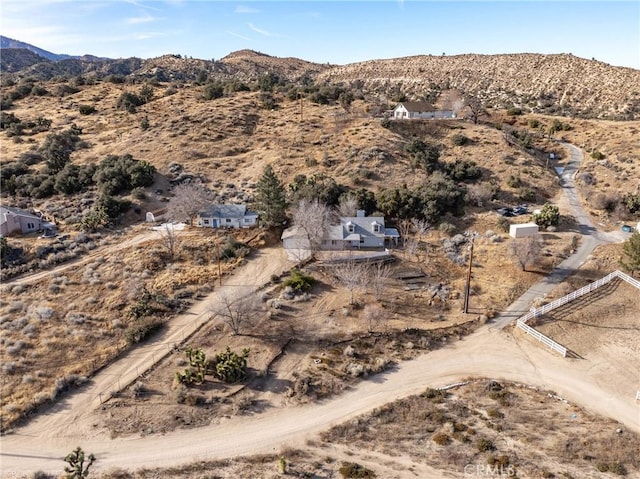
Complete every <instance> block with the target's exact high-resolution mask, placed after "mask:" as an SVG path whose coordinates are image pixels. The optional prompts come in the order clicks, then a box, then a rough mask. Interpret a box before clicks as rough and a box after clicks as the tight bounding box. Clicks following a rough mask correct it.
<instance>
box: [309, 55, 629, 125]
mask: <svg viewBox="0 0 640 479" xmlns="http://www.w3.org/2000/svg"><path fill="white" fill-rule="evenodd" d="M318 79H319V80H324V81H328V82H339V81H343V82H350V81H355V80H356V79H358V80H363V81H364V82H365V84H366V85H367V87H368V88H370V89H373V90H385V89H387V88H388V87H389V86H390V85H394V86H397V88H398V89H399V90H400V91H401V92H403V93H405V94H407V95H408V96H416V97H419V96H420V95H423V94H424V93H425V92H427V91H428V90H429V89H430V88H432V87H434V84H435V86H436V87H439V88H441V89H446V88H447V87H449V88H455V89H459V90H461V91H463V92H466V93H470V94H474V95H477V96H480V97H482V98H483V99H484V100H485V101H487V102H489V104H494V105H495V106H500V107H504V106H508V105H509V103H512V104H513V105H516V106H524V107H529V108H532V109H533V110H534V111H546V112H548V113H557V112H565V113H572V114H573V115H576V116H584V117H598V116H600V117H618V118H620V117H624V118H625V119H630V118H633V117H637V115H638V114H639V113H640V86H639V85H640V71H639V70H634V69H632V68H623V67H614V66H611V65H608V64H606V63H602V62H598V61H595V60H585V59H583V58H578V57H575V56H573V55H567V54H560V55H542V54H530V53H527V54H510V55H456V56H443V57H438V56H432V55H421V56H413V57H404V58H395V59H390V60H371V61H366V62H361V63H352V64H349V65H344V66H335V67H332V68H331V69H328V70H326V71H324V72H323V73H322V74H320V75H319V78H318Z"/></svg>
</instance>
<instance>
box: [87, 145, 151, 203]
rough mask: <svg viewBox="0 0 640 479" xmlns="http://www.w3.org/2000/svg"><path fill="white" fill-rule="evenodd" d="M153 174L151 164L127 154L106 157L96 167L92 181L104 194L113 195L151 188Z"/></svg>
mask: <svg viewBox="0 0 640 479" xmlns="http://www.w3.org/2000/svg"><path fill="white" fill-rule="evenodd" d="M155 173H156V169H155V167H154V166H153V165H152V164H150V163H148V162H147V161H144V160H141V161H138V160H135V159H134V158H133V157H132V156H131V155H129V154H125V155H122V156H116V155H108V156H107V157H106V158H105V159H104V160H102V161H101V162H100V164H99V165H98V166H97V167H96V172H95V173H94V175H93V181H95V183H96V185H97V186H98V188H99V189H100V190H101V191H102V192H103V193H104V194H106V195H114V194H117V193H122V192H124V191H128V190H131V189H132V188H136V187H139V186H140V187H145V186H151V184H152V183H153V179H154V177H155Z"/></svg>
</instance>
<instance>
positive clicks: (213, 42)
mask: <svg viewBox="0 0 640 479" xmlns="http://www.w3.org/2000/svg"><path fill="white" fill-rule="evenodd" d="M0 8H1V10H0V18H1V20H0V33H2V35H5V36H7V37H10V38H14V39H17V40H21V41H24V42H27V43H31V44H33V45H36V46H38V47H40V48H44V49H45V50H49V51H52V52H55V53H68V54H72V55H82V54H85V53H89V54H93V55H98V56H106V57H112V58H124V57H130V56H137V57H142V58H150V57H155V56H160V55H162V54H165V53H174V54H181V55H186V56H192V57H194V58H204V59H220V58H222V57H223V56H225V55H227V54H228V53H231V52H233V51H236V50H240V49H243V48H250V49H253V50H257V51H260V52H263V53H267V54H269V55H274V56H279V57H288V56H291V57H298V58H302V59H305V60H309V61H315V62H318V63H333V64H345V63H351V62H357V61H364V60H371V59H378V58H394V57H401V56H409V55H422V54H432V55H441V54H443V53H445V54H447V55H454V54H462V53H484V54H496V53H523V52H529V53H572V54H574V55H576V56H580V57H584V58H595V59H597V60H600V61H604V62H607V63H610V64H612V65H617V66H627V67H632V68H636V69H640V1H638V0H626V1H620V2H615V1H604V2H598V1H590V0H586V1H578V0H572V1H566V2H560V1H551V0H539V1H521V0H518V1H504V0H502V1H495V2H488V1H480V0H475V1H468V2H458V1H451V0H445V1H417V0H415V1H414V0H378V1H352V2H347V1H338V0H333V1H322V2H314V1H302V0H298V1H293V0H292V1H284V2H279V1H270V0H262V1H242V2H237V1H221V0H191V1H189V0H164V1H161V0H155V1H145V0H1V7H0Z"/></svg>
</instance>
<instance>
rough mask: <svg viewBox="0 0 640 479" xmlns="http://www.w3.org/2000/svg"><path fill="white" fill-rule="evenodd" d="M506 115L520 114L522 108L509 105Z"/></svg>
mask: <svg viewBox="0 0 640 479" xmlns="http://www.w3.org/2000/svg"><path fill="white" fill-rule="evenodd" d="M507 115H509V116H520V115H522V108H518V107H515V106H514V107H511V108H509V109H508V110H507Z"/></svg>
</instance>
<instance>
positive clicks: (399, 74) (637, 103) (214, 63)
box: [2, 49, 640, 120]
mask: <svg viewBox="0 0 640 479" xmlns="http://www.w3.org/2000/svg"><path fill="white" fill-rule="evenodd" d="M24 55H30V57H29V58H23V59H22V56H24ZM5 58H8V59H10V60H11V63H10V65H9V64H7V65H5ZM23 60H24V61H23ZM2 61H3V65H2V69H3V71H4V72H7V73H11V72H14V73H13V75H12V76H13V77H14V78H13V79H14V80H19V79H20V78H24V77H30V78H35V79H42V80H48V79H51V78H53V77H60V76H76V75H84V76H87V77H91V76H94V77H96V78H98V79H100V78H104V77H105V76H108V75H121V76H132V77H137V78H138V79H145V78H149V79H151V78H152V79H155V80H158V81H161V82H170V81H180V82H188V81H195V80H196V79H198V78H202V77H203V74H204V73H206V78H207V79H209V80H226V79H230V78H234V79H236V80H239V81H243V82H248V81H252V80H256V79H258V78H259V77H260V76H262V75H264V74H267V73H272V74H275V75H277V76H278V77H279V78H280V79H283V80H286V81H289V82H300V81H301V80H303V79H308V80H310V81H312V82H316V83H330V84H336V83H343V84H347V85H349V84H351V85H353V84H355V83H357V84H358V89H359V90H361V91H363V92H365V93H370V94H372V95H375V96H380V95H382V96H383V97H385V96H386V97H387V99H388V100H389V101H390V103H394V102H395V101H397V100H398V99H399V98H407V99H411V100H421V99H427V100H431V101H433V100H435V99H436V98H437V96H438V94H439V93H440V92H441V91H444V90H449V89H455V90H458V91H459V92H460V93H461V94H470V95H474V96H477V97H479V98H481V99H482V100H483V101H484V103H485V104H486V105H487V106H488V107H495V108H509V107H517V108H522V110H523V111H525V112H531V113H546V114H554V115H565V116H572V117H582V118H602V119H616V120H630V119H637V118H640V86H639V85H640V70H635V69H632V68H623V67H614V66H611V65H608V64H606V63H603V62H598V61H595V60H586V59H583V58H579V57H575V56H573V55H570V54H559V55H542V54H529V53H527V54H508V55H475V54H473V55H456V56H432V55H421V56H413V57H403V58H394V59H388V60H371V61H366V62H361V63H352V64H348V65H328V64H318V63H312V62H308V61H305V60H301V59H298V58H279V57H273V56H270V55H266V54H264V53H259V52H255V51H252V50H240V51H238V52H234V53H231V54H229V55H227V56H226V57H224V58H222V59H220V60H202V59H194V58H187V57H183V56H181V55H163V56H161V57H157V58H151V59H146V60H145V59H140V58H127V59H116V60H109V59H96V58H95V57H91V58H89V57H87V58H84V57H83V58H76V59H65V60H61V61H57V62H51V61H47V60H45V59H43V61H42V62H39V63H36V64H33V63H34V58H33V56H32V53H31V52H28V51H26V50H23V49H21V50H18V49H13V50H11V49H3V50H2ZM23 65H24V67H22V66H23ZM9 67H11V68H9Z"/></svg>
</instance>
